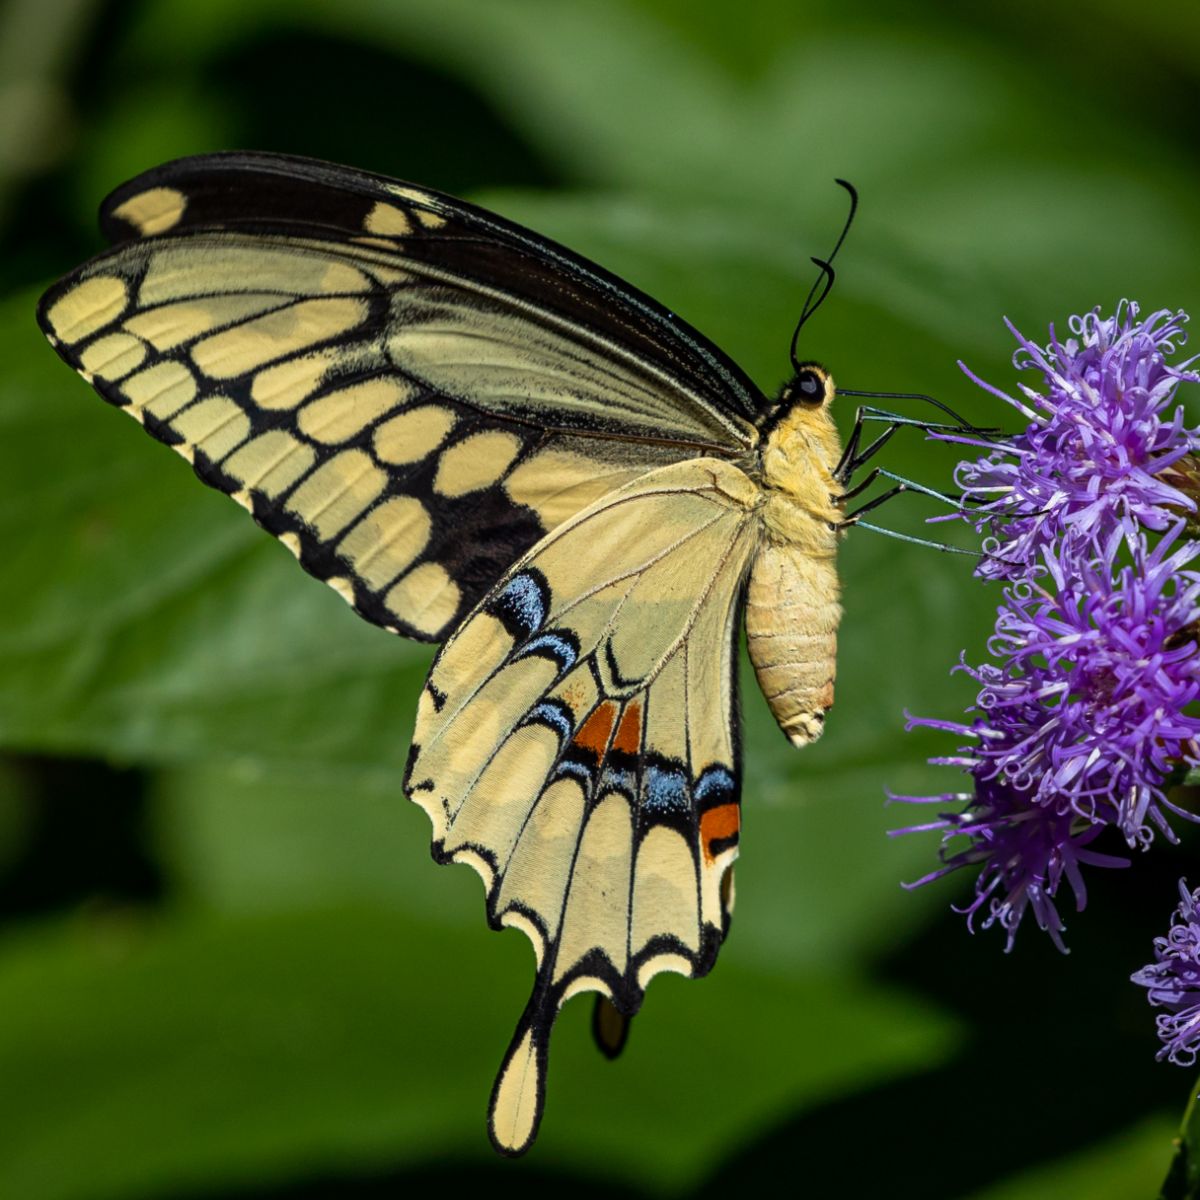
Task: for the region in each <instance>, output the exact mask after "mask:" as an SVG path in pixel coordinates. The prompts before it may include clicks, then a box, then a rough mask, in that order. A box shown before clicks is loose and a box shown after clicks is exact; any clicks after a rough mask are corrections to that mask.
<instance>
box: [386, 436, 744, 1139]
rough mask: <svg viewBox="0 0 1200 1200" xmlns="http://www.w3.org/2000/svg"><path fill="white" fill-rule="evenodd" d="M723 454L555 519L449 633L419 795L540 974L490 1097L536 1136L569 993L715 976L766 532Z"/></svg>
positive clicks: (421, 739) (627, 997) (497, 1128)
mask: <svg viewBox="0 0 1200 1200" xmlns="http://www.w3.org/2000/svg"><path fill="white" fill-rule="evenodd" d="M756 498H757V489H756V488H755V486H754V485H753V484H752V483H751V481H750V480H749V479H748V478H747V477H746V476H745V475H743V474H742V473H741V472H740V471H739V470H737V469H736V468H734V467H732V466H731V465H729V464H727V463H724V462H721V461H719V460H715V459H699V460H693V461H691V462H685V463H679V464H675V465H671V466H667V467H664V468H662V469H660V470H657V471H654V472H652V473H649V474H647V475H644V476H642V477H641V478H639V479H638V480H636V481H634V482H633V483H630V484H627V485H626V486H624V487H622V488H621V489H619V490H618V491H616V492H614V493H612V494H611V495H608V496H606V497H604V498H603V499H601V500H599V501H597V502H596V503H595V504H593V505H591V506H590V507H588V508H587V509H585V510H584V511H583V512H581V513H579V514H578V515H577V516H575V517H573V518H571V519H570V520H569V521H567V522H566V523H565V524H564V525H562V526H561V527H560V528H558V529H556V530H554V531H553V532H552V533H551V534H549V535H548V536H547V537H546V538H545V539H543V541H542V542H540V543H539V544H538V545H537V546H536V547H535V548H534V549H533V550H532V551H531V552H530V553H529V554H528V555H526V556H525V557H524V558H523V559H522V560H521V561H520V562H518V563H517V564H516V565H515V566H514V567H513V568H512V570H511V571H510V572H509V573H508V574H507V575H506V576H505V577H504V578H503V579H502V580H501V581H500V582H499V583H498V584H497V585H496V587H495V588H493V589H492V591H491V592H490V593H489V594H488V595H487V596H486V597H485V598H484V600H483V602H482V603H481V605H480V606H479V608H478V610H477V611H476V612H475V613H474V614H473V615H472V616H471V617H470V618H469V619H468V620H467V621H466V622H465V623H464V624H463V625H462V627H461V628H460V629H458V630H457V631H456V632H455V633H454V634H453V635H452V636H451V638H450V640H449V641H448V642H447V643H446V645H445V646H444V647H443V649H442V651H441V652H440V654H439V656H438V658H437V660H436V661H435V663H434V666H433V669H432V670H431V672H430V676H429V681H428V683H427V685H426V688H425V691H424V693H423V695H422V698H421V705H420V709H419V711H418V719H417V728H416V732H415V734H414V744H413V752H412V758H411V761H410V765H409V771H408V779H407V788H408V790H409V793H410V795H412V797H413V799H414V800H416V801H417V802H418V803H419V804H421V806H422V807H423V808H425V810H426V812H428V813H429V816H430V818H431V820H432V822H433V837H434V852H435V855H436V856H437V857H439V858H440V859H442V860H454V861H459V862H466V863H468V864H470V865H471V866H473V867H474V868H475V869H476V870H477V871H478V872H479V874H480V875H481V876H482V878H483V880H484V884H485V886H486V888H487V892H488V896H487V903H488V915H489V919H490V920H491V922H492V923H493V925H497V926H500V925H511V926H515V927H516V928H519V929H521V930H522V931H523V932H524V933H526V934H527V935H528V937H529V938H530V940H531V941H532V942H533V945H534V950H535V953H536V955H537V960H538V974H537V979H536V982H535V985H534V990H533V996H532V998H531V1000H530V1003H529V1006H528V1007H527V1009H526V1011H525V1014H524V1015H523V1017H522V1019H521V1022H520V1024H519V1025H518V1028H517V1032H516V1035H515V1036H514V1039H513V1043H512V1045H511V1047H510V1052H509V1055H508V1057H507V1058H506V1060H505V1065H504V1067H503V1068H502V1070H501V1073H500V1076H499V1078H498V1081H497V1085H496V1089H495V1091H494V1093H493V1108H492V1118H491V1130H492V1136H493V1139H494V1140H495V1142H496V1144H497V1146H498V1147H500V1148H501V1149H502V1150H504V1151H505V1152H508V1153H517V1152H520V1151H521V1150H522V1149H524V1148H525V1146H526V1145H527V1144H528V1142H529V1141H530V1140H531V1139H532V1137H533V1135H534V1132H535V1131H536V1125H537V1120H538V1115H539V1113H540V1106H541V1100H540V1096H541V1088H542V1082H541V1081H542V1077H543V1075H544V1071H545V1063H546V1055H547V1050H548V1041H549V1035H550V1027H551V1025H552V1023H553V1020H554V1017H555V1015H556V1014H557V1011H558V1008H559V1006H560V1005H561V1004H562V1003H563V1002H564V1001H565V1000H566V999H567V998H569V997H570V996H571V995H574V994H576V993H577V992H580V991H598V992H600V993H602V994H603V995H604V996H606V997H608V999H609V1000H611V1001H612V1003H613V1004H614V1005H615V1007H616V1008H617V1009H618V1010H619V1011H620V1012H622V1013H626V1014H628V1013H632V1012H634V1011H636V1009H637V1008H638V1006H639V1005H640V1003H641V997H642V992H643V989H644V988H645V986H646V984H647V983H648V981H649V979H650V978H651V977H652V976H653V975H655V974H656V973H658V972H659V971H663V970H668V971H676V972H679V973H681V974H684V975H698V974H703V973H704V972H705V971H707V970H708V968H709V967H710V966H711V965H712V962H713V959H714V958H715V955H716V951H717V947H718V946H719V944H720V941H721V937H722V935H723V931H724V928H725V922H726V919H727V916H728V902H729V892H728V890H727V889H726V890H725V891H724V894H723V889H722V883H723V879H724V876H725V874H726V872H727V871H728V870H729V868H730V866H731V864H732V861H733V858H734V856H735V855H736V849H737V829H738V815H737V814H738V807H737V806H738V780H739V770H738V762H737V753H736V739H735V736H734V729H733V725H734V720H735V716H734V712H733V697H734V659H733V645H734V634H735V631H736V627H737V615H738V601H739V597H740V592H741V588H742V584H743V580H744V577H745V573H746V569H747V565H748V563H749V561H750V558H751V556H752V554H753V552H754V549H755V547H756V544H757V538H758V536H759V530H758V525H757V523H756V521H755V519H754V515H753V514H754V507H755V503H756Z"/></svg>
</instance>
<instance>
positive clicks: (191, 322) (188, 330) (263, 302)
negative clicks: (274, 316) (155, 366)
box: [125, 292, 286, 350]
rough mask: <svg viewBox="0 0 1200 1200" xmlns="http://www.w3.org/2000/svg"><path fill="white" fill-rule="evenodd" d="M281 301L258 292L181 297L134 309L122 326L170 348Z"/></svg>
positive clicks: (257, 312)
mask: <svg viewBox="0 0 1200 1200" xmlns="http://www.w3.org/2000/svg"><path fill="white" fill-rule="evenodd" d="M285 303H286V300H285V298H284V297H281V296H276V295H270V294H264V293H262V292H250V293H248V294H247V295H245V296H214V297H211V298H209V299H201V300H181V301H180V302H179V303H177V304H159V305H157V306H156V307H154V308H150V309H146V310H145V311H143V312H139V313H135V314H134V315H133V316H131V317H130V318H129V319H128V320H127V321H126V322H125V328H126V329H128V330H129V332H130V333H136V334H137V335H138V337H140V338H143V339H144V340H145V341H147V342H149V343H150V344H151V345H152V346H153V347H154V348H155V349H156V350H170V349H172V348H173V347H175V346H178V345H179V343H180V342H187V341H191V340H192V338H197V337H199V336H200V335H201V334H203V333H208V332H209V330H211V329H214V328H216V327H217V326H218V325H231V324H233V323H234V322H235V321H243V320H245V319H246V318H247V317H252V316H256V315H257V314H259V313H261V312H265V311H266V310H267V309H268V308H280V307H281V306H282V305H283V304H285Z"/></svg>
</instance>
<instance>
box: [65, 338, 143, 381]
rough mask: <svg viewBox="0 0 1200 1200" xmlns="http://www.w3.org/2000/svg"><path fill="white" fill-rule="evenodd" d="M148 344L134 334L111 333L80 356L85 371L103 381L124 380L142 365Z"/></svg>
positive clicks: (95, 342)
mask: <svg viewBox="0 0 1200 1200" xmlns="http://www.w3.org/2000/svg"><path fill="white" fill-rule="evenodd" d="M145 357H146V344H145V342H141V341H139V340H138V339H137V338H135V337H134V336H133V335H132V334H128V333H110V334H109V335H108V336H107V337H102V338H99V339H98V340H97V341H94V342H93V343H92V344H91V345H90V346H89V347H88V348H87V349H86V350H85V351H84V352H83V353H82V354H81V355H80V356H79V362H80V364H81V365H82V367H83V369H84V370H85V371H88V372H90V373H91V374H92V375H96V376H99V377H100V378H101V379H124V378H125V376H126V375H128V374H129V373H130V371H133V370H135V369H136V368H138V367H140V366H141V365H142V362H143V360H144V359H145Z"/></svg>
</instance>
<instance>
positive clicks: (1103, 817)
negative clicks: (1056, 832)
mask: <svg viewBox="0 0 1200 1200" xmlns="http://www.w3.org/2000/svg"><path fill="white" fill-rule="evenodd" d="M1178 532H1179V531H1178V529H1176V530H1173V531H1172V532H1171V533H1170V534H1168V535H1167V536H1166V537H1164V538H1162V539H1161V540H1160V541H1159V543H1158V545H1157V546H1156V547H1155V548H1154V549H1153V550H1151V551H1147V550H1146V548H1145V545H1144V542H1143V541H1142V539H1141V538H1140V537H1139V539H1138V540H1137V541H1136V542H1135V549H1134V553H1133V559H1134V561H1133V562H1132V563H1131V564H1128V565H1125V566H1120V567H1118V566H1117V565H1116V564H1115V563H1114V561H1113V557H1112V552H1113V543H1116V539H1113V540H1112V543H1110V547H1109V550H1108V553H1107V555H1106V557H1104V558H1100V559H1093V560H1091V561H1089V562H1086V563H1075V564H1072V563H1071V561H1070V559H1069V557H1068V556H1067V554H1066V553H1065V552H1064V551H1057V552H1056V551H1052V550H1050V549H1047V550H1046V551H1045V552H1044V554H1043V561H1044V562H1045V564H1046V568H1047V574H1048V577H1049V582H1051V583H1052V584H1054V585H1055V586H1056V587H1057V591H1054V592H1051V591H1049V590H1048V589H1047V588H1046V587H1044V586H1042V584H1041V583H1037V584H1030V583H1022V584H1016V585H1013V586H1010V587H1009V588H1007V589H1006V590H1005V600H1004V603H1003V604H1002V605H1001V606H1000V608H999V611H998V614H997V619H996V631H995V633H994V635H993V636H992V638H991V640H990V642H989V649H990V650H991V652H992V654H993V655H994V657H995V658H996V659H997V660H998V661H997V663H996V664H995V665H993V664H989V665H987V666H983V667H980V668H978V669H976V670H973V671H971V672H970V674H971V675H972V676H973V678H975V679H976V680H977V681H978V682H979V683H980V685H981V686H980V691H979V694H978V696H977V697H976V701H975V710H976V711H978V712H980V713H982V714H984V715H985V716H986V718H987V720H988V721H989V722H990V723H991V724H992V725H993V726H995V727H997V728H998V729H999V730H1000V731H1001V736H998V737H997V738H996V739H994V741H993V742H985V743H984V744H983V745H982V746H981V747H980V749H979V751H978V756H979V758H980V760H981V764H982V765H981V768H980V769H981V771H982V773H983V774H984V775H985V777H988V778H992V777H994V778H1000V779H1004V780H1007V781H1008V782H1009V783H1010V784H1011V785H1012V786H1014V787H1016V788H1017V789H1019V790H1021V791H1022V792H1025V793H1027V794H1028V795H1029V797H1030V800H1031V802H1033V803H1035V804H1039V805H1044V806H1047V807H1049V808H1052V809H1054V810H1056V811H1059V812H1066V811H1067V810H1071V811H1073V812H1075V813H1076V814H1078V815H1079V816H1082V817H1085V818H1087V819H1088V820H1090V821H1103V822H1112V823H1113V824H1115V825H1117V826H1118V827H1119V828H1120V830H1121V832H1122V833H1123V834H1124V835H1125V838H1126V840H1127V841H1128V842H1129V844H1130V845H1131V846H1132V845H1136V844H1142V845H1145V844H1148V843H1149V842H1150V841H1151V840H1152V839H1153V834H1154V830H1155V829H1157V830H1159V831H1161V832H1162V833H1164V834H1165V835H1166V836H1167V837H1168V838H1170V839H1171V840H1174V834H1173V833H1172V832H1171V828H1170V825H1169V824H1168V821H1167V816H1166V813H1167V812H1168V811H1169V812H1174V813H1180V812H1181V810H1179V809H1178V808H1176V807H1175V806H1174V805H1173V804H1171V802H1170V801H1169V800H1168V798H1167V796H1166V793H1165V791H1164V783H1165V781H1166V780H1167V779H1168V778H1169V777H1170V776H1171V774H1172V772H1174V771H1175V769H1176V768H1177V767H1178V766H1179V765H1180V764H1181V763H1182V764H1187V765H1193V764H1194V763H1195V762H1196V761H1197V755H1198V744H1197V743H1198V739H1200V716H1197V715H1194V714H1193V713H1192V712H1191V711H1190V706H1192V702H1193V701H1195V700H1196V699H1197V698H1198V697H1200V656H1198V655H1197V653H1196V644H1195V641H1194V628H1195V627H1196V626H1197V623H1198V622H1200V575H1197V573H1196V572H1195V571H1191V570H1188V569H1187V567H1188V564H1189V563H1190V562H1191V561H1192V560H1193V559H1194V558H1195V557H1196V555H1197V552H1198V550H1200V547H1197V545H1196V544H1195V543H1193V542H1184V543H1183V544H1182V545H1175V543H1176V541H1177V537H1178ZM1116 544H1119V543H1116ZM1173 547H1174V548H1173ZM1014 730H1020V731H1021V732H1020V733H1019V735H1017V734H1015V733H1014ZM1182 815H1184V816H1188V815H1189V814H1186V813H1183V814H1182Z"/></svg>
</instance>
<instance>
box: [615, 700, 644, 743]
mask: <svg viewBox="0 0 1200 1200" xmlns="http://www.w3.org/2000/svg"><path fill="white" fill-rule="evenodd" d="M641 748H642V706H641V705H640V704H636V703H635V704H630V705H629V706H628V707H627V708H626V709H625V711H624V712H623V713H622V714H621V724H620V725H618V726H617V736H616V737H615V738H613V749H614V750H621V751H623V752H624V753H625V754H636V753H637V752H638V751H639V750H640V749H641Z"/></svg>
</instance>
